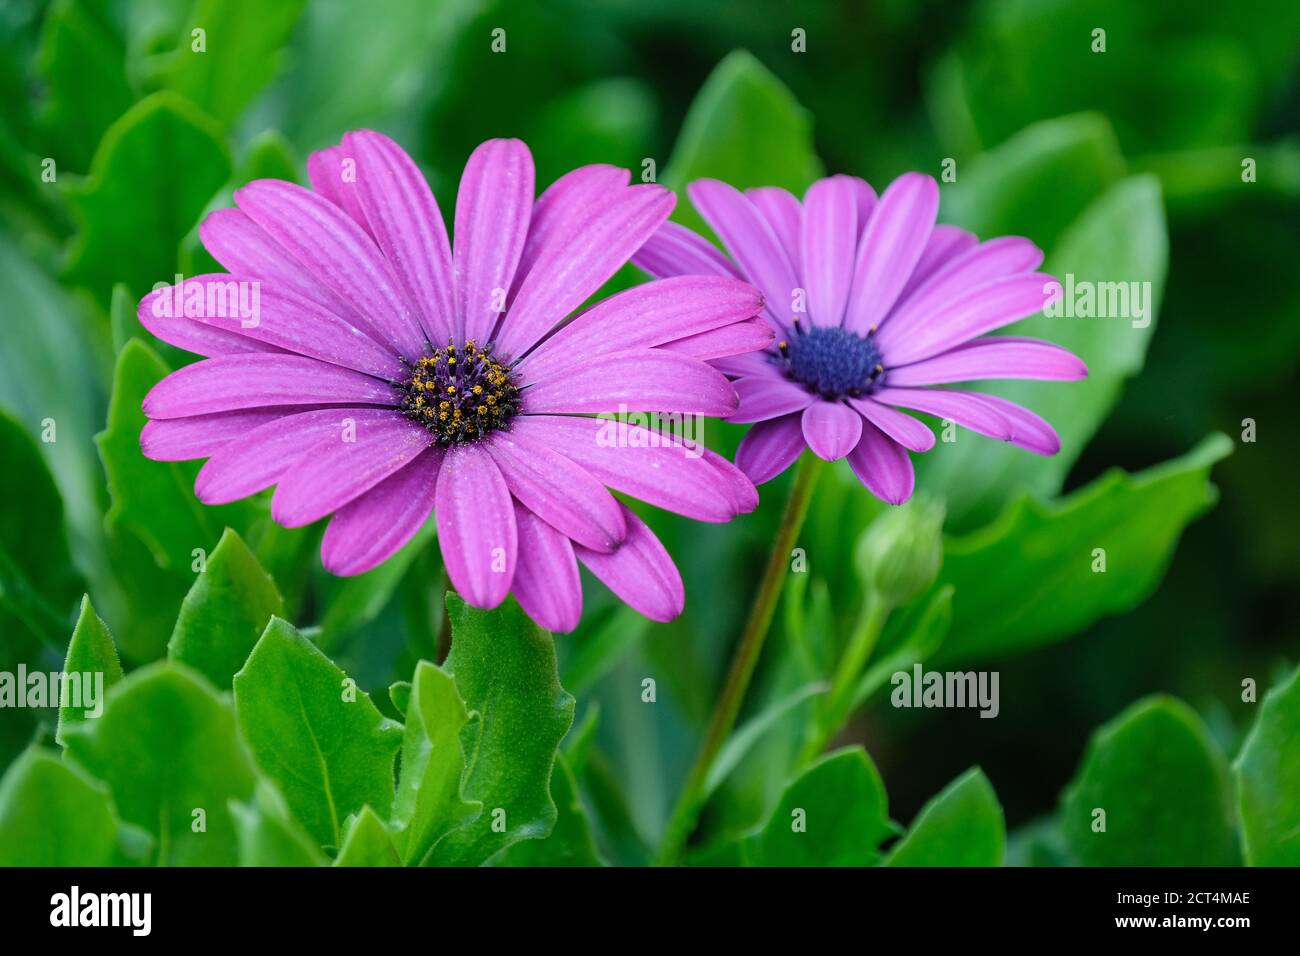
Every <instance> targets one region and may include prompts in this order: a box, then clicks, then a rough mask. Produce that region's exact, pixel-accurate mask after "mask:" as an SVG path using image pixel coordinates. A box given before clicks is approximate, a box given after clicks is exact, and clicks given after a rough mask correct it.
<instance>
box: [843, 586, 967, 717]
mask: <svg viewBox="0 0 1300 956" xmlns="http://www.w3.org/2000/svg"><path fill="white" fill-rule="evenodd" d="M954 591H955V589H954V588H953V586H952V585H951V584H945V585H941V586H940V587H939V589H938V590H937V591H933V592H932V593H931V594H930V596H929V598H928V599H926V600H921V601H913V602H912V604H911V605H910V607H911V608H912V610H911V611H909V612H903V613H900V615H899V617H900V618H902V619H903V620H904V622H905V623H904V625H903V627H902V629H901V631H900V633H902V634H903V635H905V636H904V637H903V638H901V640H899V641H898V643H897V644H896V645H895V646H894V647H893V649H892V650H889V651H888V652H887V653H886V654H884V656H882V657H881V658H880V660H878V661H877V662H876V663H874V664H872V665H871V666H870V667H868V668H867V669H866V671H865V672H864V673H863V675H862V677H861V678H859V680H858V686H857V687H855V688H854V689H853V703H852V705H851V706H850V708H849V713H853V712H854V711H856V710H857V709H858V708H859V707H861V706H862V705H863V704H865V703H866V702H867V700H868V699H869V698H870V697H871V695H872V694H874V693H875V692H876V691H877V690H879V689H880V688H881V687H883V686H885V684H887V683H888V682H889V679H890V678H891V677H892V676H893V675H894V674H896V673H897V672H898V671H906V670H911V669H912V666H913V665H914V664H918V663H921V662H922V661H926V660H929V659H930V658H931V657H932V656H933V655H934V654H935V652H937V651H938V650H939V647H940V645H942V644H943V640H944V638H945V637H947V635H948V631H949V629H950V628H951V627H952V599H953V594H954Z"/></svg>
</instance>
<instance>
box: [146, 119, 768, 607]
mask: <svg viewBox="0 0 1300 956" xmlns="http://www.w3.org/2000/svg"><path fill="white" fill-rule="evenodd" d="M308 172H309V175H310V178H311V182H312V186H313V187H314V190H309V189H304V188H302V187H300V186H297V185H294V184H292V183H287V182H280V181H277V180H259V181H257V182H253V183H250V184H249V185H247V186H245V187H243V188H242V189H239V190H237V191H236V192H235V202H236V205H237V206H238V208H235V209H221V210H218V211H216V212H214V213H212V214H211V215H210V216H208V218H207V219H206V220H205V221H204V223H203V224H202V226H201V228H200V234H201V237H202V239H203V243H204V245H205V246H206V247H207V249H208V250H209V251H210V252H211V253H212V255H213V256H215V257H216V259H217V260H218V261H219V262H220V263H221V264H222V265H223V266H224V267H225V268H227V269H228V270H230V272H229V274H224V273H223V274H217V275H205V276H197V277H194V278H191V279H186V280H183V281H181V282H179V283H178V284H177V285H176V286H172V287H167V288H162V289H159V290H156V291H155V292H153V293H151V294H150V295H148V296H146V297H145V298H144V299H143V300H142V301H141V303H140V308H139V317H140V320H141V322H142V323H143V324H144V325H145V327H146V328H148V329H149V331H150V332H152V333H153V334H154V335H156V336H157V337H158V338H160V339H162V340H163V341H166V342H170V343H171V344H172V345H175V346H177V347H179V348H182V349H185V350H187V351H189V352H194V353H196V354H198V355H201V356H207V358H205V359H204V360H203V361H199V362H196V363H194V364H192V365H189V366H186V367H184V368H182V369H180V370H179V371H177V372H174V373H173V374H171V375H169V376H168V377H167V378H165V379H164V380H163V381H161V382H159V383H158V385H157V386H155V387H154V389H153V390H152V391H151V392H150V393H149V394H148V396H147V397H146V398H145V400H144V411H145V413H146V415H148V417H149V418H150V421H149V423H148V424H147V425H146V426H145V429H144V431H143V432H142V434H141V436H140V442H141V446H142V448H143V449H144V453H145V454H146V455H147V456H148V457H150V458H153V459H157V460H162V461H176V460H183V459H190V458H206V459H207V462H206V464H204V466H203V468H202V470H201V471H200V472H199V475H198V480H197V481H196V483H195V492H196V493H197V495H198V497H199V498H200V499H201V500H202V501H204V502H206V503H208V504H221V503H225V502H230V501H234V500H236V499H239V498H243V497H246V496H248V495H252V494H255V493H257V492H260V491H263V490H264V489H267V488H269V487H271V486H272V485H274V486H275V493H274V496H273V497H272V499H271V514H272V517H273V518H274V519H275V520H276V521H277V522H279V523H280V524H282V525H285V526H288V527H297V526H300V525H306V524H309V523H311V522H314V521H317V520H319V519H322V518H325V517H327V516H330V515H332V516H333V517H332V518H331V519H330V522H329V526H328V528H327V529H326V531H325V535H324V540H323V543H322V546H321V558H322V561H323V563H324V565H325V567H326V568H327V569H328V570H330V571H331V572H333V573H335V574H339V575H352V574H360V573H361V572H363V571H366V570H368V569H370V568H373V567H374V566H375V565H377V564H379V563H380V562H382V561H383V560H385V559H386V558H388V557H389V556H390V555H392V554H393V553H394V552H395V551H396V550H397V549H398V548H400V547H401V546H402V545H403V544H405V543H406V542H407V541H408V540H410V538H411V537H412V535H414V534H415V532H416V531H417V530H418V529H419V528H420V527H421V526H422V525H423V524H424V522H425V521H426V520H427V518H428V517H429V514H430V513H431V512H435V513H436V522H437V528H438V537H439V543H440V545H441V549H442V555H443V560H444V562H445V564H446V568H447V573H448V575H449V576H450V578H451V581H452V583H453V584H454V585H455V586H456V588H457V589H458V590H459V591H460V592H461V594H462V595H464V596H465V598H466V599H467V600H468V601H470V602H471V603H473V604H475V605H477V606H479V607H485V608H490V607H494V606H496V605H497V604H499V603H500V602H501V601H502V600H503V599H504V598H505V597H506V595H507V593H509V592H511V591H513V592H514V594H515V596H516V597H517V598H518V600H519V603H520V604H521V605H522V606H523V607H524V609H525V610H526V611H527V612H528V614H529V615H530V616H532V617H533V618H534V619H535V620H536V621H538V622H539V623H540V624H542V625H543V626H544V627H547V628H550V629H551V630H555V631H569V630H572V629H573V628H574V627H575V626H576V625H577V623H578V619H579V617H580V616H581V612H582V594H581V589H580V586H579V576H578V563H579V562H581V563H582V564H584V565H585V566H586V567H587V568H588V569H589V570H590V571H591V572H592V573H593V574H594V575H595V576H596V577H597V578H599V579H600V580H601V581H603V582H604V583H605V584H606V585H607V586H608V587H609V588H610V589H611V590H612V591H614V593H616V594H617V595H618V596H619V597H620V598H622V599H623V600H624V601H625V602H627V603H628V604H629V605H631V606H632V607H634V608H636V609H637V610H638V611H640V612H641V613H643V614H645V615H646V616H648V617H650V618H653V619H655V620H668V619H671V618H673V617H675V616H676V615H677V614H678V613H680V612H681V609H682V606H683V602H684V592H683V586H682V580H681V576H680V574H679V573H678V571H677V568H676V566H675V565H674V564H673V562H672V559H671V558H670V557H669V556H668V554H667V552H666V551H665V549H664V547H663V545H662V544H661V543H660V542H659V540H658V539H657V538H656V537H655V536H654V535H653V534H652V533H651V532H650V531H649V529H648V528H647V527H646V526H645V524H644V523H643V522H642V521H641V520H640V519H638V518H637V517H636V515H635V514H633V512H632V511H631V510H629V509H628V508H627V507H626V506H625V505H624V504H622V503H621V502H620V501H618V499H616V498H615V497H614V496H613V495H612V494H611V493H610V489H613V490H615V491H619V492H623V493H625V494H628V495H631V496H634V497H636V498H640V499H642V500H644V501H646V502H649V503H651V504H654V505H656V506H659V507H662V508H665V509H668V510H670V511H674V512H677V513H679V514H683V515H687V516H689V517H692V518H698V519H700V520H702V521H727V520H729V519H730V518H732V517H734V516H735V515H736V514H738V513H742V512H747V511H751V510H752V509H753V508H754V507H755V505H756V504H757V500H758V497H757V492H756V491H755V490H754V487H753V485H752V483H751V482H750V481H749V479H748V478H746V477H745V476H744V474H743V473H741V472H740V470H739V469H737V468H736V467H735V466H734V465H732V464H731V463H730V462H728V461H726V460H725V459H723V458H721V457H720V456H718V455H715V454H713V453H711V452H708V451H707V450H704V449H702V448H696V449H691V448H689V447H688V446H686V445H684V444H683V443H682V442H680V441H670V440H667V436H665V435H664V434H663V433H662V432H661V431H651V430H650V429H646V428H643V427H640V426H638V425H634V424H628V423H626V422H623V423H621V424H619V425H617V426H614V425H613V424H612V423H611V422H610V421H608V420H602V419H598V418H595V417H592V414H593V413H601V412H618V411H626V412H629V413H631V412H661V413H663V412H668V413H682V414H697V415H715V416H720V415H727V414H730V413H731V412H733V411H735V410H736V407H737V398H736V394H735V390H734V389H733V388H732V386H731V384H730V383H729V382H728V380H727V378H726V377H725V376H724V375H723V374H722V373H721V372H719V371H717V370H716V369H714V368H712V367H710V366H709V365H708V364H707V363H706V360H708V359H717V358H721V357H726V356H731V355H735V354H739V353H742V352H745V351H749V350H753V349H756V348H762V347H764V346H765V345H767V344H768V343H769V342H770V341H771V338H772V332H771V329H770V328H769V326H768V325H767V324H766V323H765V322H764V321H763V320H761V319H759V318H756V316H757V315H758V312H759V310H760V309H761V306H762V298H761V296H760V294H759V293H758V291H757V290H756V289H754V288H753V287H752V286H750V285H748V284H746V283H744V282H742V281H739V280H738V279H736V278H734V277H682V278H674V279H670V280H665V281H660V282H651V283H648V284H646V285H642V286H639V287H637V288H634V289H630V290H628V291H625V292H622V293H620V294H618V295H615V296H611V297H610V298H608V299H606V300H605V301H603V302H600V303H598V304H597V305H595V306H593V307H591V308H589V309H588V310H587V311H585V312H583V313H581V314H580V315H578V316H576V317H575V318H573V319H572V320H571V321H568V322H567V323H566V322H565V319H566V318H567V317H568V316H569V315H570V314H571V313H573V312H574V311H575V310H576V309H578V308H579V306H581V305H582V303H583V302H584V301H585V300H586V299H587V298H588V297H589V296H591V295H592V294H593V293H594V292H596V291H597V290H598V289H599V288H600V287H601V285H602V284H603V283H604V282H605V281H606V280H607V279H608V278H609V277H610V276H612V275H613V274H614V272H615V271H616V270H617V269H618V268H619V267H620V266H622V265H623V264H624V262H626V261H627V260H628V258H629V257H630V256H631V255H632V253H633V252H635V251H636V249H637V247H639V246H640V245H641V244H642V243H643V242H644V241H645V240H646V239H647V238H648V237H649V236H650V235H652V234H653V233H654V231H655V230H656V229H657V228H658V227H659V226H660V225H661V224H662V223H663V222H664V220H665V219H666V218H667V216H668V214H669V212H670V211H671V210H672V208H673V203H674V197H673V195H672V193H670V192H668V191H667V190H665V189H663V188H661V187H659V186H655V185H636V186H628V180H629V174H628V172H627V171H626V170H623V169H617V168H614V167H611V166H600V165H597V166H586V167H583V168H580V169H577V170H574V171H573V172H571V173H569V174H567V175H565V176H563V177H561V178H560V179H559V180H557V181H556V182H555V183H554V184H553V185H552V186H551V187H550V188H549V189H547V190H546V191H545V192H544V193H543V194H542V195H541V197H540V198H538V199H537V200H536V202H534V192H533V161H532V156H531V154H530V153H529V151H528V148H527V147H526V146H525V145H524V144H523V143H521V142H519V141H518V140H491V141H489V142H486V143H484V144H483V145H481V146H480V147H478V149H476V150H475V151H474V153H473V155H472V156H471V157H470V158H469V161H468V163H467V165H466V167H465V171H464V175H463V176H462V178H461V183H460V190H459V193H458V195H457V197H456V215H455V243H454V246H453V245H452V244H451V243H449V241H448V238H447V230H446V227H445V225H444V223H443V219H442V215H441V213H440V212H439V210H438V205H437V203H436V201H435V199H434V196H433V193H432V192H431V191H430V189H429V186H428V184H427V183H426V182H425V180H424V177H423V176H422V175H421V173H420V171H419V169H418V168H417V166H416V165H415V163H414V162H413V161H412V160H411V158H410V157H409V156H407V154H406V153H405V152H404V151H403V150H402V149H401V148H400V147H399V146H398V145H397V144H396V143H394V142H393V141H392V140H390V139H388V138H387V137H384V136H382V135H380V134H378V133H375V132H371V131H368V130H360V131H354V132H351V133H348V134H347V135H346V136H344V138H343V141H342V143H341V145H339V146H335V147H331V148H329V149H326V150H323V151H321V152H318V153H316V154H314V155H313V156H312V157H311V159H310V161H309V163H308ZM232 303H237V304H238V305H237V306H232ZM250 305H251V306H252V307H251V308H250Z"/></svg>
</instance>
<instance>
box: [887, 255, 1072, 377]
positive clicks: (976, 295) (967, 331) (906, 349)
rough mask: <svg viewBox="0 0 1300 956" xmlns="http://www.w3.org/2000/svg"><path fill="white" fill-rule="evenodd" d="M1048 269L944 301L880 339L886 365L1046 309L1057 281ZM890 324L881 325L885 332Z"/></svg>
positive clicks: (949, 346) (924, 356)
mask: <svg viewBox="0 0 1300 956" xmlns="http://www.w3.org/2000/svg"><path fill="white" fill-rule="evenodd" d="M1055 281H1056V280H1055V279H1053V278H1052V277H1051V276H1049V275H1044V274H1043V273H1039V272H1031V273H1029V274H1027V275H1018V276H1011V277H1010V278H1006V279H995V280H993V281H992V282H989V283H986V284H984V285H981V286H978V287H976V288H974V289H971V290H969V291H968V292H966V293H965V294H963V295H960V296H957V297H956V298H955V299H952V300H951V301H949V302H946V303H944V304H943V305H942V306H940V307H939V308H938V309H936V310H935V311H934V312H931V313H930V314H929V315H928V316H926V317H925V321H924V322H921V323H919V324H917V325H915V326H914V327H913V328H912V330H911V332H910V333H909V334H907V335H903V336H898V337H889V345H888V346H886V345H885V344H884V343H883V342H881V341H880V340H879V339H878V340H877V344H879V345H880V351H881V355H882V356H883V357H884V362H885V365H886V367H887V368H895V367H897V366H900V365H910V364H912V363H913V362H919V361H920V360H921V359H927V358H930V357H931V356H933V355H938V354H939V353H940V352H947V351H948V350H949V349H952V348H954V347H956V346H958V345H961V344H963V343H965V342H969V341H970V340H971V339H973V338H976V337H977V336H980V335H983V334H984V333H985V332H992V331H993V330H994V329H1000V328H1002V326H1004V325H1010V324H1011V323H1012V322H1016V321H1018V320H1020V319H1023V318H1025V317H1027V316H1030V315H1035V314H1037V313H1038V312H1040V311H1042V309H1043V306H1044V305H1046V304H1047V301H1048V299H1049V298H1050V296H1051V294H1052V292H1051V290H1052V287H1053V284H1054V283H1055ZM887 328H888V324H886V326H885V327H884V328H882V329H881V330H880V331H881V334H882V335H883V334H884V333H885V331H886V329H887Z"/></svg>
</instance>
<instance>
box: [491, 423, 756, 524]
mask: <svg viewBox="0 0 1300 956" xmlns="http://www.w3.org/2000/svg"><path fill="white" fill-rule="evenodd" d="M516 432H523V433H525V434H528V435H530V436H532V437H533V438H534V440H536V441H539V442H542V443H544V444H546V445H549V446H550V447H551V448H554V449H555V450H556V451H557V452H559V453H560V454H561V455H563V456H564V457H565V458H568V459H570V460H571V461H574V462H576V463H577V464H578V465H580V466H581V467H582V468H583V469H584V470H585V471H586V472H587V473H588V474H589V475H590V476H591V477H592V478H594V479H595V480H596V481H598V482H600V483H601V484H603V485H607V486H609V487H610V488H613V489H614V490H615V491H619V492H622V493H623V494H625V495H630V496H632V497H633V498H639V499H640V500H642V501H645V502H648V503H649V504H652V505H654V506H655V507H658V508H663V509H665V510H667V511H672V512H675V513H677V514H681V515H685V516H686V517H688V518H694V519H696V520H698V521H714V522H719V521H730V520H731V519H732V518H733V517H735V515H736V513H737V510H738V508H737V499H736V498H735V497H734V494H733V493H734V486H733V485H732V484H731V483H732V482H733V481H734V476H732V475H730V474H725V479H726V480H725V481H719V478H720V477H724V473H723V472H721V471H720V470H719V469H718V468H717V467H716V466H713V465H711V464H710V463H709V462H707V461H702V460H700V451H701V449H700V448H699V447H698V446H696V447H690V446H687V445H684V444H683V443H682V442H681V440H680V439H679V438H677V437H676V436H672V435H669V434H665V433H662V432H659V431H654V430H651V429H647V428H642V427H641V426H639V425H632V424H628V423H627V422H620V421H613V420H609V419H598V418H585V417H577V416H558V415H523V416H521V417H520V418H518V419H517V420H516V422H515V427H514V428H513V429H512V434H513V433H516ZM726 464H727V467H728V468H731V466H730V463H726ZM732 470H733V471H734V469H732Z"/></svg>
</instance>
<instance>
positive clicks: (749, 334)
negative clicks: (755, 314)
mask: <svg viewBox="0 0 1300 956" xmlns="http://www.w3.org/2000/svg"><path fill="white" fill-rule="evenodd" d="M775 339H776V333H775V332H774V331H773V330H772V323H771V322H768V321H767V320H766V319H750V320H749V321H748V322H733V323H732V324H731V325H726V326H723V327H722V328H720V329H710V330H709V331H708V332H698V333H696V334H695V335H688V336H686V337H685V338H681V339H674V340H673V341H671V342H665V343H663V344H662V345H661V346H660V348H662V349H666V350H667V351H669V352H677V353H678V354H680V355H689V356H691V358H697V359H716V358H725V357H726V356H728V355H743V354H744V353H746V352H756V351H758V350H760V349H765V348H767V347H768V346H769V345H771V344H772V342H773V340H775Z"/></svg>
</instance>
